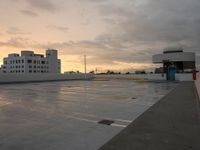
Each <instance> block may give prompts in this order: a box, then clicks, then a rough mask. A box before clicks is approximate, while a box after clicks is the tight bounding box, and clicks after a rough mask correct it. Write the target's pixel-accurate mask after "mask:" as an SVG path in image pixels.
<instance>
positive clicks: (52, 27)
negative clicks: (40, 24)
mask: <svg viewBox="0 0 200 150" xmlns="http://www.w3.org/2000/svg"><path fill="white" fill-rule="evenodd" d="M46 27H47V28H48V29H50V30H57V31H61V32H67V31H68V30H69V28H68V27H64V26H57V25H48V26H46Z"/></svg>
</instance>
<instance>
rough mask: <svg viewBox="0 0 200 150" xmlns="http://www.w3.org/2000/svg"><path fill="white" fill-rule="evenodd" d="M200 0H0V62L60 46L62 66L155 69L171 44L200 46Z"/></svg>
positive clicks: (199, 53)
mask: <svg viewBox="0 0 200 150" xmlns="http://www.w3.org/2000/svg"><path fill="white" fill-rule="evenodd" d="M199 14H200V0H1V1H0V20H1V21H0V63H1V64H2V59H3V57H5V56H7V54H8V53H19V52H20V51H21V50H34V51H35V52H36V53H41V54H43V53H45V50H46V49H48V48H54V49H57V50H58V51H59V58H60V59H61V60H62V72H64V71H77V70H79V71H83V70H84V66H83V60H84V59H83V55H84V54H86V55H87V68H88V71H91V70H98V71H99V72H102V71H105V70H108V69H109V70H115V71H121V72H126V71H134V70H138V69H139V70H140V69H147V70H152V69H153V68H154V67H157V66H156V65H154V64H152V55H154V54H158V53H162V51H163V49H164V48H166V47H171V46H179V47H180V46H181V47H183V49H184V51H187V52H196V59H197V67H200V15H199Z"/></svg>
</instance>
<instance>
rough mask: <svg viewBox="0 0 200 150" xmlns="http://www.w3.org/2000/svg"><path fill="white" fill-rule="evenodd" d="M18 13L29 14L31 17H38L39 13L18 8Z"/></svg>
mask: <svg viewBox="0 0 200 150" xmlns="http://www.w3.org/2000/svg"><path fill="white" fill-rule="evenodd" d="M20 13H22V14H24V15H27V16H31V17H38V16H39V15H38V14H37V13H36V12H33V11H30V10H20Z"/></svg>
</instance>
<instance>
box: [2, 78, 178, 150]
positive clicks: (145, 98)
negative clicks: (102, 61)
mask: <svg viewBox="0 0 200 150" xmlns="http://www.w3.org/2000/svg"><path fill="white" fill-rule="evenodd" d="M175 86H176V84H172V83H135V82H132V81H117V80H115V81H112V80H111V81H101V82H100V81H66V82H50V83H37V84H35V83H33V84H14V85H0V149H1V150H14V149H15V150H27V149H28V150H40V149H42V150H54V149H58V150H66V149H69V150H84V149H85V150H95V149H98V148H99V147H100V146H101V145H103V144H104V143H105V142H106V141H108V140H109V139H110V138H112V137H113V136H114V135H116V134H117V133H118V132H120V131H121V130H122V129H123V128H124V127H126V126H127V125H128V124H130V123H131V122H132V121H133V120H134V119H136V118H137V117H138V116H139V115H141V114H142V113H143V112H144V111H145V110H147V109H148V108H149V107H150V106H152V105H153V104H155V103H156V102H157V101H158V100H159V99H160V98H161V97H163V96H164V95H166V94H167V93H168V92H169V91H170V90H171V89H173V88H174V87H175ZM101 120H104V121H105V120H106V121H108V122H109V121H112V123H111V124H110V125H105V124H99V122H100V121H101Z"/></svg>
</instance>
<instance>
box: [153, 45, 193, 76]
mask: <svg viewBox="0 0 200 150" xmlns="http://www.w3.org/2000/svg"><path fill="white" fill-rule="evenodd" d="M153 63H161V64H163V72H164V73H166V71H167V68H169V67H170V66H174V67H175V68H176V72H177V73H184V72H192V71H194V70H195V68H196V65H195V53H193V52H184V51H183V49H182V48H170V49H166V50H164V52H163V54H157V55H154V56H153Z"/></svg>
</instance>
